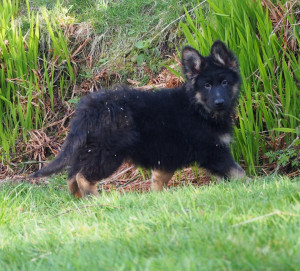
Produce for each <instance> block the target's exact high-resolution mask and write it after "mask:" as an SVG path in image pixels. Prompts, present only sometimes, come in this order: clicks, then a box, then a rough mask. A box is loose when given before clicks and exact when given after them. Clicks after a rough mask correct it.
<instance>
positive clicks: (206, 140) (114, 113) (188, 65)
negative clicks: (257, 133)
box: [32, 41, 242, 182]
mask: <svg viewBox="0 0 300 271" xmlns="http://www.w3.org/2000/svg"><path fill="white" fill-rule="evenodd" d="M182 65H183V71H184V74H185V76H186V78H187V82H186V84H185V85H184V86H182V87H178V88H174V89H162V90H159V91H156V92H143V91H139V90H118V91H104V90H100V91H98V92H95V93H91V94H89V95H87V96H85V97H83V98H82V99H81V101H80V103H79V105H78V107H77V109H76V112H75V116H74V118H73V120H72V123H71V130H70V133H69V135H68V136H67V138H66V141H65V143H64V144H63V146H62V149H61V152H60V153H59V155H58V156H57V157H56V158H55V159H54V160H53V161H52V162H51V163H50V164H48V165H47V166H46V167H44V168H42V169H41V170H39V171H37V172H36V173H34V174H33V175H32V177H41V176H47V175H50V174H52V173H55V172H58V171H60V170H61V169H62V168H64V167H65V166H69V167H70V168H69V178H72V177H74V176H75V175H76V174H77V173H78V172H80V173H82V174H83V175H84V176H85V178H86V179H87V180H88V181H90V182H93V181H98V180H101V179H103V178H107V177H108V176H110V175H111V174H112V173H113V172H114V171H115V170H117V169H118V167H119V166H120V165H121V163H122V162H123V161H124V160H126V159H128V160H131V161H132V162H133V163H135V164H136V165H140V166H142V167H145V168H149V169H159V170H163V171H166V172H173V171H174V170H176V169H179V168H182V167H184V166H188V165H190V164H191V163H194V162H196V163H198V165H199V166H201V167H204V168H206V169H208V170H210V171H211V172H213V173H215V174H217V175H220V176H222V177H230V174H229V172H230V170H231V169H233V168H235V169H238V170H241V171H242V169H241V168H240V167H239V166H238V165H237V164H236V163H235V161H234V160H233V158H232V155H231V153H230V149H229V145H228V142H226V140H225V141H224V140H221V139H222V136H224V135H226V136H227V137H226V138H228V135H229V134H231V132H232V115H233V113H234V107H235V105H236V102H237V99H238V94H239V87H240V77H239V71H238V62H237V60H236V58H235V57H234V55H233V54H232V53H231V52H230V51H229V50H228V49H227V48H226V46H225V45H224V44H223V43H222V42H220V41H216V42H215V43H214V44H213V46H212V49H211V54H210V55H209V56H208V57H203V56H201V55H200V54H199V53H198V52H197V51H196V50H195V49H193V48H191V47H188V46H187V47H185V48H184V49H183V52H182Z"/></svg>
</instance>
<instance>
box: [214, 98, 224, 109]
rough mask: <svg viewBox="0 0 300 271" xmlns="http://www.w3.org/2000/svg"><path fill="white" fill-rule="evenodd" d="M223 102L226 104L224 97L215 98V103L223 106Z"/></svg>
mask: <svg viewBox="0 0 300 271" xmlns="http://www.w3.org/2000/svg"><path fill="white" fill-rule="evenodd" d="M223 104H224V99H222V98H218V99H216V100H215V105H216V106H217V107H221V106H222V105H223Z"/></svg>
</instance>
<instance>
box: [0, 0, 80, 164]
mask: <svg viewBox="0 0 300 271" xmlns="http://www.w3.org/2000/svg"><path fill="white" fill-rule="evenodd" d="M26 4H27V5H29V2H28V1H26ZM28 7H29V6H28ZM18 13H19V1H10V0H9V1H3V2H0V17H1V18H2V19H1V20H2V21H1V31H0V119H1V121H0V163H3V164H4V163H6V162H8V161H9V160H10V158H12V157H15V156H16V154H15V152H16V146H15V145H16V143H17V142H18V141H19V140H23V141H25V142H26V140H27V136H28V134H27V133H28V132H29V131H30V130H31V129H37V128H40V127H41V126H42V125H43V123H44V121H45V117H46V115H47V112H45V108H47V106H48V107H49V109H51V110H52V111H54V100H55V101H57V100H58V101H61V103H62V101H63V100H64V98H65V97H64V96H65V93H66V92H67V90H68V87H69V84H70V81H71V82H72V83H73V82H74V81H75V76H74V72H73V68H72V65H71V62H70V58H69V56H70V53H69V50H68V47H67V40H66V39H65V38H64V35H63V33H62V31H61V29H59V27H58V24H57V22H56V21H55V20H53V18H49V15H48V13H47V11H46V10H42V13H41V14H39V13H38V12H36V11H30V10H29V9H28V11H27V14H26V13H25V14H26V15H24V16H25V17H24V18H23V20H24V22H26V27H25V26H24V25H25V23H23V21H22V20H20V18H19V17H18ZM41 22H43V23H44V28H43V29H44V31H46V32H47V38H48V46H49V47H50V48H51V49H50V48H43V47H42V46H41V39H42V37H41V27H40V24H41ZM23 28H25V29H23ZM47 38H46V39H47ZM57 85H58V86H59V87H57ZM58 89H59V90H58Z"/></svg>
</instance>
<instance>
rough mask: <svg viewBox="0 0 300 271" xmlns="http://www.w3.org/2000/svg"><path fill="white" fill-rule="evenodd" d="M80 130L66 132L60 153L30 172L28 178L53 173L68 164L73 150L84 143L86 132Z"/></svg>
mask: <svg viewBox="0 0 300 271" xmlns="http://www.w3.org/2000/svg"><path fill="white" fill-rule="evenodd" d="M84 131H85V130H82V133H81V134H78V133H77V134H75V135H74V134H72V133H70V134H68V136H67V138H66V140H65V142H64V144H63V145H62V147H61V151H60V153H59V154H58V155H57V156H56V157H55V159H54V160H53V161H51V162H50V163H49V164H48V165H46V166H45V167H43V168H41V169H40V170H38V171H37V172H35V173H33V174H31V175H30V176H29V178H37V177H45V176H49V175H51V174H53V173H58V172H60V171H61V170H62V169H63V168H64V167H66V166H67V165H69V164H70V160H71V158H72V156H73V154H74V151H75V150H76V149H77V148H78V147H81V146H83V145H84V144H85V142H86V137H87V135H86V133H84Z"/></svg>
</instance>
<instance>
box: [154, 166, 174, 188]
mask: <svg viewBox="0 0 300 271" xmlns="http://www.w3.org/2000/svg"><path fill="white" fill-rule="evenodd" d="M151 172H152V185H151V188H152V190H154V191H161V190H162V189H163V188H164V187H166V186H167V185H168V182H169V181H170V180H171V178H172V176H173V174H174V172H167V171H163V170H158V169H155V170H152V171H151Z"/></svg>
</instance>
